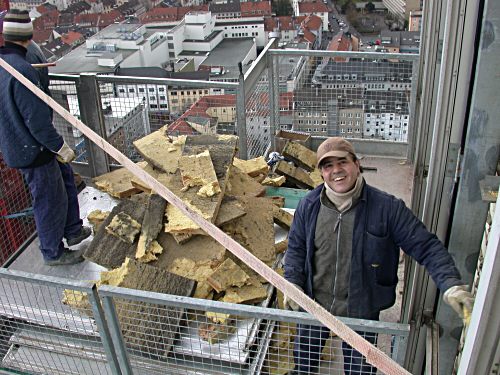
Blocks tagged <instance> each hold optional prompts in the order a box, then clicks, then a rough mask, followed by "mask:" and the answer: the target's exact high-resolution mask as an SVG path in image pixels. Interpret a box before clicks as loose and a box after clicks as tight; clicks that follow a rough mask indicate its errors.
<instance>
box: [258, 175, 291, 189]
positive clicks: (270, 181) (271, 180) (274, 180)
mask: <svg viewBox="0 0 500 375" xmlns="http://www.w3.org/2000/svg"><path fill="white" fill-rule="evenodd" d="M285 181H286V177H285V176H277V177H270V176H267V177H266V178H264V180H263V181H262V182H261V184H262V185H264V186H274V187H280V186H281V185H283V184H284V183H285Z"/></svg>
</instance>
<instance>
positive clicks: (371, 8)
mask: <svg viewBox="0 0 500 375" xmlns="http://www.w3.org/2000/svg"><path fill="white" fill-rule="evenodd" d="M365 9H366V11H367V12H368V13H373V11H374V10H375V5H374V4H373V3H372V2H371V1H369V2H367V3H366V5H365Z"/></svg>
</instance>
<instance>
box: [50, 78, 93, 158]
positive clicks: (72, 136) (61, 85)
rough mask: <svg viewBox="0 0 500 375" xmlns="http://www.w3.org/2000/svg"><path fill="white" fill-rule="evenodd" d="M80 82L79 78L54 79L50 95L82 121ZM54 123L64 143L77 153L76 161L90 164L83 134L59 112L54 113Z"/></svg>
mask: <svg viewBox="0 0 500 375" xmlns="http://www.w3.org/2000/svg"><path fill="white" fill-rule="evenodd" d="M78 80H79V77H78V76H56V77H53V78H52V79H51V81H50V94H51V96H52V98H53V99H54V100H55V101H56V102H57V103H58V104H60V105H61V106H62V107H63V108H64V109H66V110H67V111H68V112H70V113H71V114H72V115H73V116H75V117H76V118H78V119H80V118H81V116H80V109H79V105H78V92H77V83H78ZM53 123H54V127H55V128H56V130H57V132H58V133H59V134H60V135H61V136H62V137H63V138H64V141H65V142H66V143H67V144H68V145H69V146H70V147H71V148H72V149H73V150H74V151H75V154H76V158H75V161H77V162H88V159H87V151H86V146H85V139H84V137H83V134H82V133H81V132H80V131H79V130H78V129H76V128H75V127H73V126H72V125H71V124H70V123H69V122H68V121H66V120H65V119H64V118H63V117H61V116H60V115H59V114H58V113H57V112H53Z"/></svg>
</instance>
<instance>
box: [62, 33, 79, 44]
mask: <svg viewBox="0 0 500 375" xmlns="http://www.w3.org/2000/svg"><path fill="white" fill-rule="evenodd" d="M82 37H83V35H82V34H80V33H78V32H76V31H68V33H67V34H64V35H62V36H61V39H62V41H63V42H64V43H66V44H69V45H72V44H73V43H74V42H76V41H77V40H79V39H81V38H82Z"/></svg>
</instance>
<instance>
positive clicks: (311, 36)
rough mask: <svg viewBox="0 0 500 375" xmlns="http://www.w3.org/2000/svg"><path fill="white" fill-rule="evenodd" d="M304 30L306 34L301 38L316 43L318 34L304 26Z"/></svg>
mask: <svg viewBox="0 0 500 375" xmlns="http://www.w3.org/2000/svg"><path fill="white" fill-rule="evenodd" d="M302 30H303V31H304V36H303V37H302V38H301V39H302V40H305V41H306V42H309V43H311V44H313V43H314V41H315V40H316V35H314V34H313V33H312V32H311V31H310V30H308V29H305V28H303V29H302Z"/></svg>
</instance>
